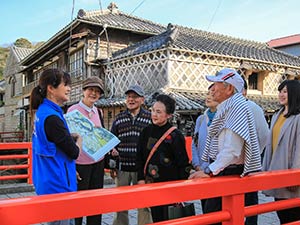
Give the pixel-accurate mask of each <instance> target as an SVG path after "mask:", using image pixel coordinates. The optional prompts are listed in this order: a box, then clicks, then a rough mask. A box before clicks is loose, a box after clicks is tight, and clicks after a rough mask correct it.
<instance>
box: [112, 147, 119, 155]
mask: <svg viewBox="0 0 300 225" xmlns="http://www.w3.org/2000/svg"><path fill="white" fill-rule="evenodd" d="M111 155H112V156H119V152H118V150H117V149H115V148H114V149H113V150H112V151H111Z"/></svg>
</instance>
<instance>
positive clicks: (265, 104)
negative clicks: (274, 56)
mask: <svg viewBox="0 0 300 225" xmlns="http://www.w3.org/2000/svg"><path fill="white" fill-rule="evenodd" d="M160 93H165V94H170V95H171V96H173V97H174V98H175V100H176V110H177V111H186V110H191V111H195V110H203V109H205V108H206V106H205V98H206V95H207V93H206V92H188V91H179V90H169V91H168V90H159V91H157V92H154V93H151V94H149V95H148V96H147V97H146V98H145V104H146V105H147V106H148V107H150V106H151V105H152V104H153V102H154V100H155V97H156V96H157V95H158V94H160ZM247 98H248V99H250V100H252V101H254V102H255V103H256V104H258V105H259V106H260V107H262V109H263V110H264V111H265V112H274V111H275V110H276V109H278V108H279V104H278V98H277V96H261V95H247ZM97 105H98V106H99V107H115V106H125V98H110V99H105V98H103V99H100V100H99V101H98V102H97Z"/></svg>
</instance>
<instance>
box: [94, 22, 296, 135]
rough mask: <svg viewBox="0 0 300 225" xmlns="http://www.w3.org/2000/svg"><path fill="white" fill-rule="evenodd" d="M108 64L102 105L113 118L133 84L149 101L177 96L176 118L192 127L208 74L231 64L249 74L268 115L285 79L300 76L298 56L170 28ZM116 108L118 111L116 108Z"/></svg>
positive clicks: (251, 94) (251, 87)
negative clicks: (166, 94) (161, 96)
mask: <svg viewBox="0 0 300 225" xmlns="http://www.w3.org/2000/svg"><path fill="white" fill-rule="evenodd" d="M101 63H102V64H105V65H106V67H105V85H106V87H107V89H108V92H107V95H106V99H101V100H100V101H99V106H100V107H102V108H107V111H108V115H112V116H111V118H113V117H114V113H115V112H116V110H115V109H116V108H119V107H120V106H122V105H124V102H125V99H124V92H125V90H126V88H127V87H128V85H130V84H140V85H141V86H143V87H144V89H145V91H146V93H147V94H148V96H149V97H148V99H147V101H146V102H147V103H148V105H151V104H150V103H151V99H152V97H153V95H155V94H156V93H157V92H163V93H168V94H170V95H173V96H174V97H175V98H176V100H177V110H176V112H177V118H175V119H174V120H175V121H174V122H177V124H178V125H179V126H180V127H181V129H182V130H183V131H185V132H186V133H188V132H189V131H190V127H189V125H190V124H191V119H193V120H194V119H195V116H196V115H197V113H198V112H199V109H203V108H204V107H205V106H204V99H205V95H206V92H207V87H208V86H209V85H210V83H209V82H208V81H207V80H206V79H205V75H208V74H215V73H216V72H217V71H218V70H220V69H222V68H225V67H230V68H234V69H236V70H238V71H240V73H241V74H243V75H244V76H245V77H246V80H247V82H248V86H249V90H248V97H249V98H250V99H252V100H254V101H255V102H256V103H258V104H259V105H260V106H261V107H262V108H263V109H264V111H265V113H266V116H268V115H270V114H273V112H274V110H275V109H277V108H278V105H277V102H278V101H277V93H278V91H277V87H278V85H279V83H280V82H281V81H283V80H284V79H294V78H295V77H299V75H300V60H299V58H297V57H294V56H292V55H288V54H286V53H284V52H280V51H278V50H275V49H273V48H270V47H268V46H267V44H266V43H259V42H254V41H249V40H242V39H238V38H234V37H229V36H225V35H221V34H216V33H211V32H206V31H201V30H196V29H191V28H187V27H182V26H172V25H171V24H170V25H169V26H168V29H167V31H165V32H163V33H161V34H159V35H156V36H153V37H150V38H148V39H145V40H143V41H141V42H139V43H137V44H135V45H132V46H130V47H128V48H125V49H122V50H120V51H118V52H116V53H114V54H113V57H112V58H111V59H109V60H107V61H106V62H101ZM117 111H118V110H117Z"/></svg>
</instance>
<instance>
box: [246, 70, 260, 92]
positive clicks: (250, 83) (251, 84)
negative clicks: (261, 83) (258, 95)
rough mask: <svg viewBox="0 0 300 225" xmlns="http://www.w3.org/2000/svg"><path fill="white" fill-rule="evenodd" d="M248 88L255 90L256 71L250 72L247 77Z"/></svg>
mask: <svg viewBox="0 0 300 225" xmlns="http://www.w3.org/2000/svg"><path fill="white" fill-rule="evenodd" d="M248 86H249V87H248V89H251V90H257V87H258V73H252V74H251V75H250V76H249V79H248Z"/></svg>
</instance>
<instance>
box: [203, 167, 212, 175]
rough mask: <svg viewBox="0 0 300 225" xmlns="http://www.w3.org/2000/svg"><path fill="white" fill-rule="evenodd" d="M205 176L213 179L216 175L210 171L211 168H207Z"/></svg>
mask: <svg viewBox="0 0 300 225" xmlns="http://www.w3.org/2000/svg"><path fill="white" fill-rule="evenodd" d="M203 172H204V173H205V174H207V175H208V176H210V177H213V176H214V174H213V172H212V171H211V170H210V168H209V166H207V167H205V169H204V171H203Z"/></svg>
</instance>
